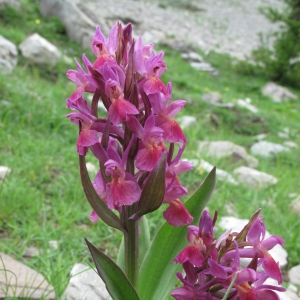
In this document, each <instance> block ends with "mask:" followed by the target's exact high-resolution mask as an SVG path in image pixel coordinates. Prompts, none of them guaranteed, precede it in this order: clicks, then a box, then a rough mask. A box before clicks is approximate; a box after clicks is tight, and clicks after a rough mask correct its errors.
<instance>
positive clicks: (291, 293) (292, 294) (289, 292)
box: [263, 278, 299, 300]
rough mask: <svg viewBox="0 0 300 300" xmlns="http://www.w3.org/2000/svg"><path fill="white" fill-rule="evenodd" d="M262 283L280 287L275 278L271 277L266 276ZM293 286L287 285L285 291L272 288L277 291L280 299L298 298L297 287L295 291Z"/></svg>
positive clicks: (291, 299)
mask: <svg viewBox="0 0 300 300" xmlns="http://www.w3.org/2000/svg"><path fill="white" fill-rule="evenodd" d="M263 284H266V285H273V286H276V287H282V286H281V285H279V284H278V282H277V280H275V279H273V278H268V279H267V280H266V281H265V282H264V283H263ZM294 287H295V286H294V285H292V284H289V286H288V287H287V289H286V291H285V292H279V291H275V290H274V292H275V293H277V295H278V296H279V298H280V300H299V297H298V295H297V288H296V291H295V290H294Z"/></svg>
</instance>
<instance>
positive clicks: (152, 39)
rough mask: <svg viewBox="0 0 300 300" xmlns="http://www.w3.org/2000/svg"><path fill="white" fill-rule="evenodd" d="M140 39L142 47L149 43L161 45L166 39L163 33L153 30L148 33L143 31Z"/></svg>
mask: <svg viewBox="0 0 300 300" xmlns="http://www.w3.org/2000/svg"><path fill="white" fill-rule="evenodd" d="M142 39H143V43H144V45H147V44H150V43H154V44H158V43H161V44H162V43H163V42H164V41H165V39H166V35H165V34H164V32H163V31H160V30H154V29H153V30H150V31H145V32H144V33H143V34H142Z"/></svg>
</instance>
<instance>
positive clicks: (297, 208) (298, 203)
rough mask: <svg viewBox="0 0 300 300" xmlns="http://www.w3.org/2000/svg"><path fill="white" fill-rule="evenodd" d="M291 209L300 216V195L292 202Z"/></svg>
mask: <svg viewBox="0 0 300 300" xmlns="http://www.w3.org/2000/svg"><path fill="white" fill-rule="evenodd" d="M290 207H291V209H292V211H293V212H295V213H296V214H297V215H299V216H300V195H299V196H298V197H297V198H295V199H294V200H293V201H292V202H291V204H290Z"/></svg>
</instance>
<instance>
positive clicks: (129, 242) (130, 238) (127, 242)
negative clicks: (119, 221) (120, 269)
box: [124, 206, 139, 288]
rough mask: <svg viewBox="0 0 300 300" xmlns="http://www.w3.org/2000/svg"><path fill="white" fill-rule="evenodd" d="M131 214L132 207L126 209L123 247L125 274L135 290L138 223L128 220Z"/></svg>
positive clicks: (136, 280)
mask: <svg viewBox="0 0 300 300" xmlns="http://www.w3.org/2000/svg"><path fill="white" fill-rule="evenodd" d="M132 214H133V206H129V207H126V215H127V216H126V218H125V219H126V229H127V234H125V235H124V247H125V274H126V276H127V277H128V279H129V281H130V282H131V284H132V285H133V286H134V287H135V288H137V285H138V271H139V269H138V259H139V241H138V222H137V220H128V218H129V217H130V216H131V215H132Z"/></svg>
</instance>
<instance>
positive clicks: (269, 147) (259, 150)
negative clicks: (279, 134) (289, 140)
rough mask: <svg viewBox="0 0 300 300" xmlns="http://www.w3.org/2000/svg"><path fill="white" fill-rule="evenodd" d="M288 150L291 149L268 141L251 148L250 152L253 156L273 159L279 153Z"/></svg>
mask: <svg viewBox="0 0 300 300" xmlns="http://www.w3.org/2000/svg"><path fill="white" fill-rule="evenodd" d="M288 150H289V149H288V148H287V147H284V146H282V145H280V144H275V143H271V142H267V141H259V142H257V143H255V144H253V145H252V146H251V148H250V151H251V153H252V154H253V155H257V156H263V157H272V156H274V155H276V154H278V153H281V152H283V151H288Z"/></svg>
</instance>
